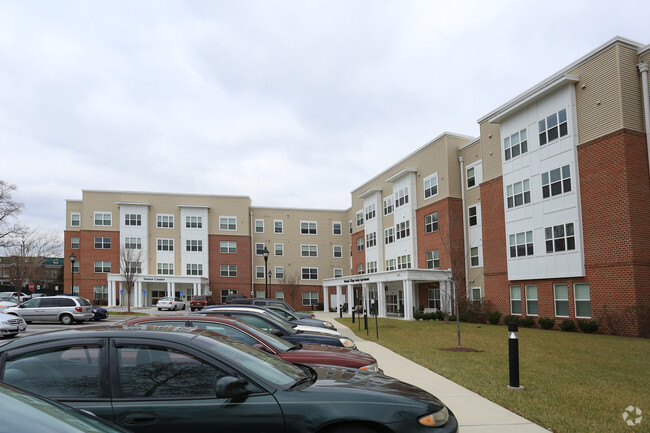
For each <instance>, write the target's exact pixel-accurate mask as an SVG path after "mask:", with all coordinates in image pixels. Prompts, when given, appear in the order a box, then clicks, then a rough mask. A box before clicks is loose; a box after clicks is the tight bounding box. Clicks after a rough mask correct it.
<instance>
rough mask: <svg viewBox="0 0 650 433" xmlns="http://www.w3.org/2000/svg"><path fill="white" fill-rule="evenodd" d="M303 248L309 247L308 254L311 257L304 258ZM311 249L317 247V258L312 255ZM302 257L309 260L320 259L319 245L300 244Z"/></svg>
mask: <svg viewBox="0 0 650 433" xmlns="http://www.w3.org/2000/svg"><path fill="white" fill-rule="evenodd" d="M303 247H309V248H308V252H309V253H310V255H308V256H304V255H303V254H302V249H303ZM311 247H316V255H315V256H312V255H311ZM300 257H306V258H308V259H316V258H318V245H317V244H300Z"/></svg>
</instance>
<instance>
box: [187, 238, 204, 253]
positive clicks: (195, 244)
mask: <svg viewBox="0 0 650 433" xmlns="http://www.w3.org/2000/svg"><path fill="white" fill-rule="evenodd" d="M185 251H203V241H200V240H193V239H187V240H186V241H185Z"/></svg>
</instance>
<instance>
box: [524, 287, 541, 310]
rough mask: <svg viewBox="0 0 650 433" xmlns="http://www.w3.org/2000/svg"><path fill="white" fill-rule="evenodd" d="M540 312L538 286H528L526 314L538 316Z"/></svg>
mask: <svg viewBox="0 0 650 433" xmlns="http://www.w3.org/2000/svg"><path fill="white" fill-rule="evenodd" d="M538 314H539V305H538V301H537V286H526V315H528V316H537V315H538Z"/></svg>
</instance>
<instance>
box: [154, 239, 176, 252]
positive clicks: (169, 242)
mask: <svg viewBox="0 0 650 433" xmlns="http://www.w3.org/2000/svg"><path fill="white" fill-rule="evenodd" d="M156 249H157V250H158V251H174V240H173V239H156Z"/></svg>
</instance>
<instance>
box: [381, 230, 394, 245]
mask: <svg viewBox="0 0 650 433" xmlns="http://www.w3.org/2000/svg"><path fill="white" fill-rule="evenodd" d="M384 241H385V243H386V245H388V244H392V243H393V242H395V229H394V228H393V227H389V228H387V229H386V230H384Z"/></svg>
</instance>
